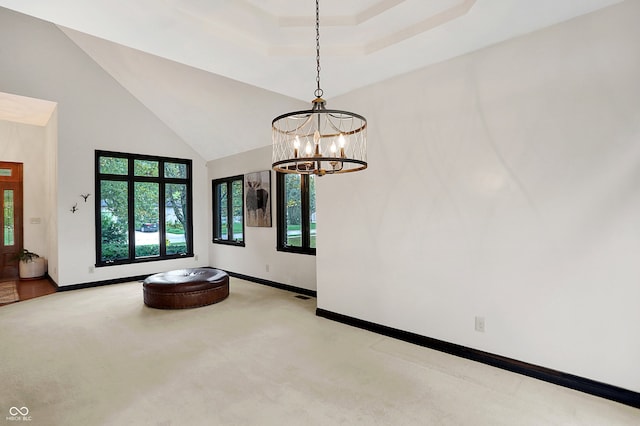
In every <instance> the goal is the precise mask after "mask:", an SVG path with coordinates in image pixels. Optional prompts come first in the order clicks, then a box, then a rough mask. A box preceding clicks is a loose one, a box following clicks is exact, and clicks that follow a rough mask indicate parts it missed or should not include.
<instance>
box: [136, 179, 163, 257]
mask: <svg viewBox="0 0 640 426" xmlns="http://www.w3.org/2000/svg"><path fill="white" fill-rule="evenodd" d="M133 188H134V192H133V194H134V200H135V201H134V218H135V228H136V239H135V242H136V258H139V257H149V256H159V255H160V233H159V232H158V217H159V208H158V205H159V202H160V201H159V185H158V184H157V183H155V182H135V183H134V187H133Z"/></svg>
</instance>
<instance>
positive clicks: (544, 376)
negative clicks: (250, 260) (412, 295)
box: [316, 308, 640, 408]
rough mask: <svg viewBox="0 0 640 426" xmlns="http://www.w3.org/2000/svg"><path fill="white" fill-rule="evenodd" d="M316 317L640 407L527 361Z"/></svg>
mask: <svg viewBox="0 0 640 426" xmlns="http://www.w3.org/2000/svg"><path fill="white" fill-rule="evenodd" d="M316 315H317V316H319V317H323V318H327V319H330V320H333V321H337V322H340V323H343V324H347V325H350V326H353V327H357V328H361V329H364V330H368V331H371V332H374V333H377V334H382V335H384V336H388V337H392V338H394V339H398V340H402V341H405V342H409V343H413V344H416V345H419V346H424V347H427V348H429V349H434V350H437V351H440V352H445V353H448V354H450V355H455V356H459V357H461V358H466V359H470V360H472V361H477V362H481V363H483V364H487V365H491V366H493V367H497V368H501V369H503V370H507V371H511V372H514V373H518V374H522V375H525V376H528V377H533V378H535V379H539V380H543V381H545V382H549V383H553V384H555V385H559V386H564V387H567V388H570V389H574V390H577V391H580V392H584V393H588V394H590V395H595V396H598V397H601V398H605V399H609V400H611V401H615V402H619V403H621V404H625V405H629V406H631V407H635V408H640V393H638V392H633V391H630V390H627V389H623V388H620V387H617V386H613V385H608V384H606V383H601V382H597V381H595V380H591V379H587V378H584V377H580V376H575V375H573V374H568V373H563V372H561V371H557V370H552V369H550V368H546V367H541V366H538V365H534V364H529V363H527V362H522V361H518V360H515V359H512V358H507V357H504V356H500V355H495V354H492V353H489V352H484V351H480V350H477V349H472V348H468V347H466V346H461V345H457V344H455V343H449V342H445V341H443V340H438V339H434V338H431V337H427V336H422V335H420V334H415V333H411V332H408V331H404V330H399V329H397V328H392V327H387V326H384V325H380V324H376V323H373V322H369V321H365V320H361V319H358V318H353V317H350V316H347V315H342V314H338V313H335V312H331V311H327V310H325V309H321V308H317V309H316Z"/></svg>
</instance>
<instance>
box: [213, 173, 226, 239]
mask: <svg viewBox="0 0 640 426" xmlns="http://www.w3.org/2000/svg"><path fill="white" fill-rule="evenodd" d="M216 200H217V206H218V211H217V212H216V214H217V217H218V222H217V225H218V226H217V228H218V229H216V235H215V236H216V238H218V239H221V240H228V239H229V232H228V228H227V223H228V214H227V183H226V182H224V183H220V184H218V185H216Z"/></svg>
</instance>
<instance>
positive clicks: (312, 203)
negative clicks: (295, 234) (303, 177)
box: [309, 175, 316, 248]
mask: <svg viewBox="0 0 640 426" xmlns="http://www.w3.org/2000/svg"><path fill="white" fill-rule="evenodd" d="M309 224H310V226H309V229H310V233H311V238H310V243H309V247H311V248H316V177H315V176H314V175H309Z"/></svg>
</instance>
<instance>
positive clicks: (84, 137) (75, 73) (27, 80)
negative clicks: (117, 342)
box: [0, 8, 210, 286]
mask: <svg viewBox="0 0 640 426" xmlns="http://www.w3.org/2000/svg"><path fill="white" fill-rule="evenodd" d="M0 52H1V53H2V56H3V57H6V58H12V59H11V60H10V61H9V60H7V61H0V75H1V76H2V83H1V84H2V86H1V87H0V90H2V91H5V92H8V93H13V94H17V95H22V96H29V97H33V98H38V99H47V100H50V101H54V102H57V103H58V110H57V115H58V145H57V148H58V150H57V153H49V154H50V155H57V160H58V164H57V170H49V171H48V173H47V172H45V170H46V169H45V168H43V169H42V172H41V175H42V176H41V178H42V179H43V182H44V180H45V179H46V178H47V177H52V178H56V179H57V189H58V190H57V194H56V200H55V202H56V209H55V211H54V212H53V213H52V220H51V221H52V222H54V223H57V231H56V232H57V242H56V243H57V254H56V255H57V259H56V261H57V266H56V265H53V267H51V266H52V265H50V273H51V275H52V276H53V277H57V280H56V281H57V283H58V285H60V286H66V285H72V284H81V283H87V282H93V281H102V280H108V279H114V278H122V277H129V276H136V275H145V274H150V273H154V272H159V271H164V270H169V269H176V268H182V267H191V266H204V265H206V262H207V255H208V246H207V236H206V234H205V233H203V232H198V230H200V229H207V222H208V215H209V213H208V211H209V210H210V208H209V207H208V205H207V200H206V197H204V196H199V194H205V193H206V191H207V188H206V176H207V172H206V165H205V162H204V160H203V159H202V157H200V156H199V155H198V154H197V153H196V152H194V151H193V149H191V148H190V147H189V146H188V145H186V144H185V143H184V141H182V140H181V139H180V138H179V137H177V136H176V135H175V133H173V132H172V131H171V130H170V129H169V128H167V127H166V125H164V124H163V123H162V121H160V120H159V119H158V118H157V117H155V116H154V115H153V114H151V112H150V111H149V110H148V109H146V108H145V107H144V106H143V105H142V104H141V103H140V102H138V101H137V100H136V99H135V98H134V97H133V96H132V95H131V94H130V93H128V92H127V91H126V90H124V89H123V88H122V86H120V85H119V84H118V83H117V82H115V81H114V80H113V78H111V77H110V76H109V75H108V74H107V73H106V72H105V71H104V70H103V69H102V68H100V67H99V66H98V65H96V63H95V62H94V61H92V60H91V59H90V58H89V57H88V56H87V55H86V54H85V53H84V52H83V51H82V50H80V49H79V48H78V47H77V46H76V45H75V44H73V43H72V42H71V41H70V40H69V39H68V38H67V37H66V36H65V35H64V34H63V33H62V32H61V31H60V30H59V29H58V28H57V27H55V26H54V25H52V24H49V23H46V22H43V21H39V20H37V19H34V18H30V17H26V16H24V15H20V14H17V13H14V12H11V11H8V10H6V9H1V8H0ZM96 149H104V150H111V151H121V152H131V153H136V154H152V155H158V156H169V157H179V158H189V159H192V160H193V193H194V194H196V195H195V196H194V209H193V210H194V218H193V220H194V229H195V230H196V231H195V232H194V252H195V254H196V255H198V258H199V260H197V261H196V260H195V259H194V258H187V259H177V260H169V261H163V262H147V263H140V264H135V265H121V266H111V267H101V268H95V272H91V271H92V267H93V265H94V264H95V225H94V223H95V222H94V221H95V219H94V198H93V197H95V194H94V192H95V191H94V152H95V150H96ZM43 153H44V150H43V151H42V152H41V155H43ZM56 174H57V177H56ZM87 192H89V193H91V194H92V197H91V198H89V200H88V202H87V203H84V201H83V200H82V198H81V197H80V194H83V193H87ZM43 199H44V198H43ZM75 203H78V211H77V212H76V213H71V211H70V209H71V207H72V206H73V205H74V204H75ZM28 217H29V216H27V218H28ZM54 233H55V232H54Z"/></svg>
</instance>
